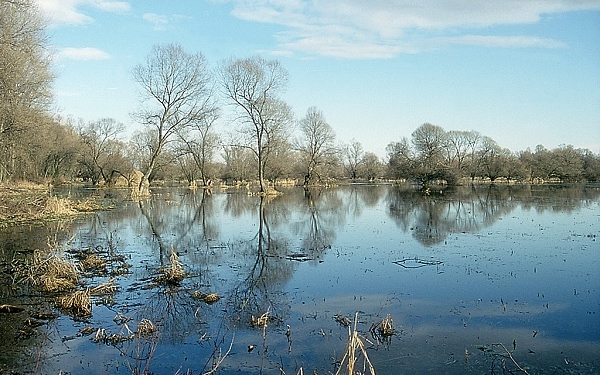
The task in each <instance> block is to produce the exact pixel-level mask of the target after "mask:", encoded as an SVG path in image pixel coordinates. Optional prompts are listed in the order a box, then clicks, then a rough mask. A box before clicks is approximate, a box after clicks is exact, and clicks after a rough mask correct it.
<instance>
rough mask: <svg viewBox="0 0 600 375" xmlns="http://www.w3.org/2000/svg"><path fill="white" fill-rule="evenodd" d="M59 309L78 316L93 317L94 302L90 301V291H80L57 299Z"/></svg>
mask: <svg viewBox="0 0 600 375" xmlns="http://www.w3.org/2000/svg"><path fill="white" fill-rule="evenodd" d="M56 305H57V306H58V308H60V309H63V310H66V311H68V312H70V313H72V314H73V315H76V316H90V315H92V301H91V299H90V290H89V289H86V290H78V291H75V292H74V293H72V294H70V295H66V296H61V297H58V298H57V299H56Z"/></svg>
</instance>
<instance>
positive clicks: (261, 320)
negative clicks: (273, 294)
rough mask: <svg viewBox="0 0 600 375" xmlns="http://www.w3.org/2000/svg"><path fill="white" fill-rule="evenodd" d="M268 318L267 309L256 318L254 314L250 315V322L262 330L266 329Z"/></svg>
mask: <svg viewBox="0 0 600 375" xmlns="http://www.w3.org/2000/svg"><path fill="white" fill-rule="evenodd" d="M269 319H270V316H269V310H267V311H266V312H265V313H264V314H262V315H261V316H259V317H258V318H256V317H255V316H254V315H252V320H251V322H250V323H251V324H252V325H253V326H254V327H259V328H262V329H263V330H266V329H267V325H268V323H269Z"/></svg>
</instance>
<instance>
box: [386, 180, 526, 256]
mask: <svg viewBox="0 0 600 375" xmlns="http://www.w3.org/2000/svg"><path fill="white" fill-rule="evenodd" d="M502 193H503V191H502V190H498V189H497V188H496V187H495V186H494V185H491V186H485V187H482V188H481V189H479V188H475V187H471V188H457V189H452V190H450V189H447V190H443V191H439V192H435V193H431V194H430V195H425V194H423V193H421V192H416V191H414V190H413V189H406V188H402V187H398V188H394V189H392V190H390V191H389V195H388V198H387V199H388V214H389V215H390V216H391V217H392V219H394V220H395V221H396V223H397V225H398V226H399V227H400V228H402V230H404V231H405V232H406V231H408V230H412V231H413V236H414V237H415V238H416V239H417V240H418V241H419V242H421V243H422V244H423V245H426V246H430V245H434V244H436V243H440V242H442V241H444V240H445V239H446V237H447V236H448V235H449V234H451V233H456V232H473V231H477V230H479V229H480V228H481V227H482V226H488V225H491V224H492V223H494V222H495V221H496V220H497V218H498V217H500V216H502V215H504V214H505V213H507V212H510V211H511V210H513V209H514V208H515V207H516V202H515V201H513V200H511V199H507V197H504V196H503V195H502Z"/></svg>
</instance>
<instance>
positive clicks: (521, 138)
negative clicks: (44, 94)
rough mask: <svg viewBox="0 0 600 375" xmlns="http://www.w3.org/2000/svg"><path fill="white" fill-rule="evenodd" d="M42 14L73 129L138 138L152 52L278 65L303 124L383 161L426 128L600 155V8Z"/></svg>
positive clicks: (250, 7)
mask: <svg viewBox="0 0 600 375" xmlns="http://www.w3.org/2000/svg"><path fill="white" fill-rule="evenodd" d="M36 1H37V2H38V5H39V7H40V8H41V10H42V12H43V14H44V15H45V16H46V17H47V18H48V21H49V24H50V28H49V34H50V35H49V36H50V42H51V45H52V46H51V47H52V49H53V51H54V52H55V63H54V66H55V72H56V74H57V79H56V81H55V85H54V91H55V97H56V103H55V105H56V112H58V113H60V114H61V115H63V116H73V117H75V118H82V119H83V120H84V121H93V120H96V119H99V118H102V117H112V118H114V119H116V120H118V121H120V122H123V123H125V124H126V125H127V127H128V129H130V132H132V131H133V130H134V129H136V127H137V125H136V124H135V123H134V122H133V121H132V119H131V117H130V116H129V114H130V113H131V112H134V111H135V110H136V109H137V108H138V107H139V102H138V97H139V95H138V87H137V86H136V84H135V83H134V82H133V80H132V75H131V72H132V69H133V67H134V66H135V65H136V64H140V63H143V61H144V59H145V57H146V55H147V54H148V53H149V51H150V49H151V48H152V46H153V45H155V44H162V43H178V44H181V45H182V46H183V47H184V49H185V50H186V51H188V52H190V53H195V52H202V53H203V54H204V55H205V56H206V57H207V59H208V61H209V63H210V65H211V68H213V69H217V68H218V66H219V64H220V63H221V62H222V61H223V60H225V59H229V58H231V57H239V58H243V57H249V56H252V55H257V54H259V55H262V56H263V57H265V58H269V59H279V60H280V61H281V62H282V64H283V66H284V67H285V68H286V69H287V70H288V72H289V77H290V80H289V84H288V87H287V90H286V92H285V93H284V94H283V99H284V100H286V101H287V102H288V104H290V105H291V106H292V108H293V109H294V111H295V114H296V117H297V118H301V117H303V116H304V115H305V113H306V110H307V109H308V107H310V106H316V107H318V108H319V109H321V110H322V111H323V113H324V115H325V117H326V120H327V121H328V123H329V124H330V125H331V126H332V127H333V129H334V130H335V132H336V134H337V138H338V140H339V141H340V142H350V141H351V140H353V139H355V140H358V141H359V142H361V143H362V144H363V147H364V149H365V150H366V151H372V152H375V153H377V154H378V155H380V156H382V157H383V156H385V146H386V145H387V144H388V143H390V142H392V141H398V140H400V139H401V138H402V137H408V138H410V134H411V133H412V132H413V131H414V130H415V129H416V128H417V127H418V126H419V125H421V124H423V123H425V122H430V123H433V124H435V125H439V126H441V127H443V128H444V129H445V130H476V131H479V132H480V133H481V134H483V135H486V136H489V137H491V138H492V139H494V140H495V141H496V142H498V144H499V145H500V146H502V147H506V148H509V149H511V150H513V151H519V150H524V149H526V148H528V147H529V148H531V149H534V148H535V146H536V145H538V144H542V145H544V146H545V147H547V148H549V149H552V148H555V147H558V146H559V145H563V144H571V145H573V146H575V147H581V148H588V149H590V150H592V151H593V152H595V153H600V0H503V1H487V0H419V1H415V0H370V1H364V0H169V1H159V0H131V1H111V0H36ZM224 111H225V112H227V109H226V108H225V109H224ZM226 118H227V116H226V113H225V114H224V116H223V121H222V122H221V124H220V126H221V127H222V129H223V130H224V131H226V129H228V128H231V127H232V126H233V125H232V124H230V123H228V122H227V121H226V120H225V119H226Z"/></svg>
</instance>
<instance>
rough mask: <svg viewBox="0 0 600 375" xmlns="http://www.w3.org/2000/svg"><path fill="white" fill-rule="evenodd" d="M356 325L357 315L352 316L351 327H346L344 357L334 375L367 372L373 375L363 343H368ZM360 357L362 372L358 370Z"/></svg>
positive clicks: (351, 374) (352, 374)
mask: <svg viewBox="0 0 600 375" xmlns="http://www.w3.org/2000/svg"><path fill="white" fill-rule="evenodd" d="M357 324H358V313H356V315H355V316H354V322H353V325H352V327H348V343H347V344H346V350H345V353H344V357H342V360H341V361H340V367H338V370H337V371H336V373H335V374H336V375H342V374H347V375H354V374H356V373H360V374H367V370H368V371H369V372H368V373H369V374H371V375H375V368H374V367H373V364H372V363H371V360H369V356H368V354H367V349H366V348H365V342H369V340H368V339H367V338H365V337H363V336H362V335H360V334H359V333H358V330H357V328H356V326H357ZM361 356H362V358H363V363H362V371H361V370H360V369H359V368H358V366H359V365H360V364H359V361H360V357H361ZM357 365H358V366H357Z"/></svg>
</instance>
